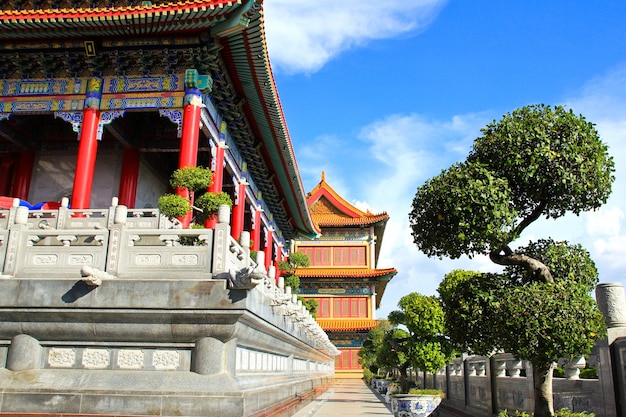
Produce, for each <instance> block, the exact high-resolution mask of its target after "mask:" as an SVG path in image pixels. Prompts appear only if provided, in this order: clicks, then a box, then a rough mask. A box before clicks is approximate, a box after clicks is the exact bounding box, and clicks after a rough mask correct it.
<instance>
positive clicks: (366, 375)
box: [363, 369, 374, 385]
mask: <svg viewBox="0 0 626 417" xmlns="http://www.w3.org/2000/svg"><path fill="white" fill-rule="evenodd" d="M372 378H374V373H373V372H372V371H370V370H369V369H363V379H364V380H365V382H366V383H367V384H368V385H369V384H370V383H371V382H372Z"/></svg>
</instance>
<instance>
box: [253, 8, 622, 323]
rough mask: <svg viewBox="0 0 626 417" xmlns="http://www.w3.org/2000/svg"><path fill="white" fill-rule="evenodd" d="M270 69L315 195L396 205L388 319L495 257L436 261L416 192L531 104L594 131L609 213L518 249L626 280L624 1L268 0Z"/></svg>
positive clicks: (389, 251) (388, 260)
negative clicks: (415, 204) (404, 302)
mask: <svg viewBox="0 0 626 417" xmlns="http://www.w3.org/2000/svg"><path fill="white" fill-rule="evenodd" d="M264 10H265V21H266V33H267V42H268V49H269V53H270V60H271V63H272V67H273V71H274V76H275V78H276V83H277V86H278V92H279V95H280V98H281V102H282V105H283V111H284V113H285V116H286V118H287V124H288V127H289V132H290V135H291V139H292V142H293V146H294V149H295V153H296V159H297V161H298V166H299V168H300V172H301V175H302V179H303V182H304V186H305V188H306V189H307V190H311V189H312V188H313V187H314V186H315V185H316V184H317V183H318V182H319V181H320V179H321V173H322V171H324V172H325V173H326V180H327V182H328V183H329V184H330V185H331V186H332V187H333V188H335V190H337V191H338V192H339V193H340V194H341V195H342V196H343V197H344V198H346V199H347V200H348V201H350V202H352V203H353V204H355V205H357V206H358V207H360V208H362V209H363V208H369V209H371V210H372V211H373V212H376V213H379V212H382V211H386V212H388V213H389V215H390V216H391V219H390V221H389V223H388V225H387V229H386V232H385V236H384V240H383V245H382V254H381V259H380V260H379V265H378V266H379V267H391V266H393V267H395V268H396V269H397V270H398V275H397V276H396V277H395V278H394V279H393V280H392V281H391V283H390V284H389V285H388V286H387V290H386V292H385V295H384V297H383V302H382V307H381V308H380V309H379V310H378V312H377V315H378V317H379V318H383V317H386V316H387V314H388V313H389V312H390V311H392V310H394V309H395V308H396V306H397V302H398V300H399V298H400V297H401V296H403V295H405V294H408V293H409V292H412V291H417V292H420V293H422V294H435V293H436V288H437V285H438V284H439V281H440V280H441V279H442V278H443V276H444V274H445V273H447V272H449V271H451V270H452V269H458V268H464V269H473V270H481V271H498V270H499V268H498V267H497V266H495V265H493V264H491V262H490V261H489V260H488V259H486V258H483V257H477V258H474V259H472V260H469V259H465V258H461V259H458V260H449V259H442V260H440V259H436V258H433V259H431V258H427V257H426V256H425V255H423V254H422V253H420V252H419V251H418V249H417V247H416V246H415V245H414V244H413V243H412V238H411V236H410V230H409V224H408V212H409V210H410V207H411V202H412V199H413V196H414V194H415V191H416V189H417V187H418V186H419V185H421V184H423V183H424V182H425V181H426V180H427V179H428V178H430V177H432V176H434V175H437V174H438V173H439V172H440V171H441V170H442V169H446V168H447V167H449V166H450V165H451V164H452V163H454V162H456V161H461V160H464V159H465V157H466V156H467V153H468V152H469V149H470V147H471V144H472V141H473V140H474V138H476V137H478V136H480V128H481V127H483V126H485V125H486V124H487V123H489V122H491V121H492V120H494V119H500V118H501V117H502V115H503V114H505V113H508V112H511V111H513V110H515V109H516V108H519V107H521V106H524V105H529V104H537V103H544V104H549V105H565V106H567V107H569V108H571V109H573V110H574V112H576V113H579V114H583V115H584V116H585V117H586V118H587V120H589V121H590V122H593V123H595V124H596V125H597V128H598V130H599V132H600V135H601V137H602V138H603V140H604V141H605V142H606V143H607V144H608V145H609V147H610V152H611V153H612V155H613V156H614V158H615V161H616V167H617V170H616V178H617V179H616V181H615V183H614V186H613V194H612V196H611V198H610V200H609V201H608V203H607V204H606V205H605V206H604V207H603V208H602V209H600V210H599V211H596V212H593V213H585V214H583V215H581V216H579V217H576V216H567V217H565V218H563V219H559V220H557V221H547V220H542V221H541V222H540V223H539V224H536V225H533V226H532V227H530V228H529V229H527V231H526V232H525V234H524V235H523V236H522V237H521V238H520V240H519V241H518V243H519V244H524V243H525V242H527V241H528V240H536V239H538V238H543V237H553V238H555V239H559V240H561V239H565V240H568V241H570V242H572V243H581V244H582V245H583V246H584V247H585V248H587V249H588V250H589V251H590V253H591V255H592V257H593V259H594V260H595V261H596V264H597V266H598V269H599V271H600V281H602V282H615V281H617V282H622V283H624V284H626V218H625V216H624V211H625V210H626V2H624V1H623V0H607V1H599V2H589V1H582V0H569V1H565V0H551V1H545V0H542V1H540V0H525V1H519V0H517V1H513V0H502V1H497V2H496V1H485V0H478V1H464V0H451V1H439V0H413V1H410V0H387V1H384V2H362V1H356V0H344V1H341V2H339V1H330V0H316V1H308V2H305V1H295V0H266V1H265V2H264Z"/></svg>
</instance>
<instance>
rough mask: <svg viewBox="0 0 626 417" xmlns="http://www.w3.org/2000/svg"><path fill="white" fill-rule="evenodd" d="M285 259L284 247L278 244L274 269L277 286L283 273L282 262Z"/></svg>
mask: <svg viewBox="0 0 626 417" xmlns="http://www.w3.org/2000/svg"><path fill="white" fill-rule="evenodd" d="M283 259H284V257H283V245H281V244H280V243H279V244H278V249H277V251H276V259H275V260H274V268H276V284H277V285H278V277H280V276H281V275H282V271H281V270H280V265H279V264H280V261H282V260H283Z"/></svg>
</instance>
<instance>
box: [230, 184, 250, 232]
mask: <svg viewBox="0 0 626 417" xmlns="http://www.w3.org/2000/svg"><path fill="white" fill-rule="evenodd" d="M245 211H246V182H245V180H242V181H241V182H239V184H238V185H237V188H236V190H235V204H234V205H233V221H232V225H231V229H230V234H231V236H232V237H233V239H235V240H236V241H239V236H241V232H242V231H243V217H244V214H245Z"/></svg>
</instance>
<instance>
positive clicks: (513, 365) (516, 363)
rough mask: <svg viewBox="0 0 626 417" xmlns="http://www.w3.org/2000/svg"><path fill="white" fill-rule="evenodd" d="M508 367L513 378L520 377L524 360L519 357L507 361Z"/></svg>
mask: <svg viewBox="0 0 626 417" xmlns="http://www.w3.org/2000/svg"><path fill="white" fill-rule="evenodd" d="M507 369H508V370H509V375H510V376H511V378H519V377H521V371H522V369H524V362H523V361H520V360H517V359H514V360H511V361H507Z"/></svg>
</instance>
